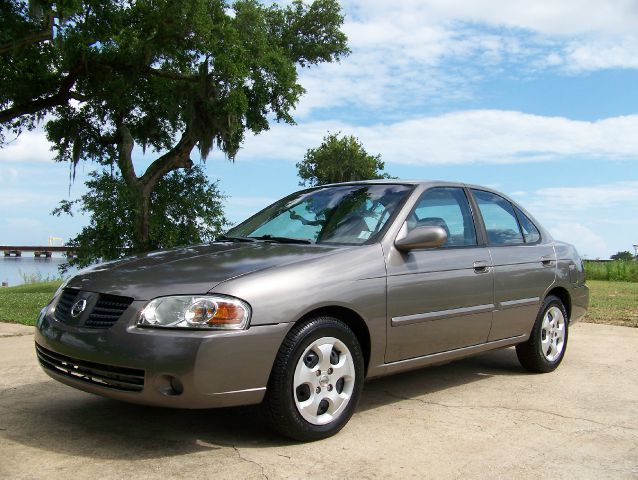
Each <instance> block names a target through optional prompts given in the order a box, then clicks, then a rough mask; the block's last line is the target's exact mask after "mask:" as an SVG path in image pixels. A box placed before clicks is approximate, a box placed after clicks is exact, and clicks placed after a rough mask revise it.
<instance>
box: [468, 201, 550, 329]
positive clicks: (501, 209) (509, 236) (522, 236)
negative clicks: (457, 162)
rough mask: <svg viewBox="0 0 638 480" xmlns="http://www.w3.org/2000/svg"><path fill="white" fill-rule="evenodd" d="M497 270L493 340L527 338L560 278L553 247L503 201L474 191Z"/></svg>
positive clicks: (531, 223) (495, 270)
mask: <svg viewBox="0 0 638 480" xmlns="http://www.w3.org/2000/svg"><path fill="white" fill-rule="evenodd" d="M472 195H473V197H474V201H475V202H476V205H477V206H478V210H479V211H480V213H481V218H482V222H483V224H484V226H485V231H486V233H487V242H488V246H489V250H490V254H491V257H492V262H493V265H494V303H495V305H496V310H495V311H494V317H493V321H492V329H491V331H490V335H489V339H488V340H489V341H492V340H500V339H503V338H510V337H516V336H519V335H524V334H528V333H529V332H530V331H531V329H532V326H533V324H534V321H535V319H536V315H537V313H538V309H539V306H540V302H541V300H542V298H543V295H544V294H545V292H546V291H547V289H548V288H549V287H550V285H552V283H553V282H554V280H555V277H556V256H555V253H554V247H553V246H552V245H551V244H550V243H545V242H544V241H543V239H542V238H541V234H540V233H539V230H538V228H536V226H535V225H534V223H533V222H532V221H531V220H530V219H529V218H528V217H527V216H526V215H525V214H524V213H523V212H522V211H521V210H520V209H519V208H518V207H516V206H515V205H513V204H512V203H511V202H509V201H508V200H507V199H505V198H504V197H501V196H500V195H497V194H495V193H493V192H488V191H485V190H479V189H472Z"/></svg>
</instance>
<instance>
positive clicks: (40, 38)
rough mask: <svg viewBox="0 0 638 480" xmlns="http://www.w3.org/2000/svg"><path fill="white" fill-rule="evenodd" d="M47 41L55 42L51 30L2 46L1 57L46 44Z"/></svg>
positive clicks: (0, 49) (0, 47) (0, 46)
mask: <svg viewBox="0 0 638 480" xmlns="http://www.w3.org/2000/svg"><path fill="white" fill-rule="evenodd" d="M45 40H53V32H52V31H51V30H43V31H42V32H36V33H32V34H31V35H27V36H26V37H24V38H21V39H20V40H17V41H14V42H9V43H5V44H4V45H0V55H4V54H6V53H9V52H11V51H12V50H15V49H19V48H22V47H27V46H29V45H33V44H34V43H40V42H44V41H45Z"/></svg>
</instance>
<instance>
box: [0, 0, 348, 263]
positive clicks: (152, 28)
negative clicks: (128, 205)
mask: <svg viewBox="0 0 638 480" xmlns="http://www.w3.org/2000/svg"><path fill="white" fill-rule="evenodd" d="M342 23H343V16H342V13H341V10H340V6H339V4H338V3H337V1H336V0H315V1H313V2H311V3H309V4H306V3H303V2H302V1H301V0H295V1H293V2H292V3H291V4H290V5H287V6H279V5H272V6H266V5H263V4H262V3H259V2H257V1H255V0H236V1H226V0H189V1H188V2H176V1H173V0H136V1H131V0H32V1H31V2H25V1H20V0H12V1H5V2H2V3H0V24H1V25H2V29H0V125H1V126H2V128H3V132H2V133H3V134H4V137H5V139H6V138H8V137H7V135H12V134H13V135H15V134H19V133H20V132H22V131H24V130H25V129H32V128H34V127H35V126H36V125H37V124H38V122H40V121H43V122H44V123H45V129H46V133H47V137H48V139H49V141H50V142H51V144H52V145H53V149H54V151H55V155H56V157H55V158H56V160H58V161H65V162H69V164H70V166H71V171H72V172H73V176H74V172H75V166H76V165H77V164H78V162H80V161H84V160H86V161H93V162H97V163H98V164H102V165H108V166H115V167H116V168H117V169H118V170H119V172H120V174H121V177H122V180H123V182H124V184H125V185H126V190H127V195H129V197H130V201H131V202H132V205H133V215H134V217H135V221H134V224H135V235H134V238H133V239H132V248H133V250H135V251H146V250H148V249H149V248H152V242H151V237H150V229H151V203H152V193H153V191H154V189H155V188H156V186H157V185H158V182H159V181H160V180H161V179H162V178H164V177H165V176H166V175H167V174H169V173H170V172H173V171H175V170H178V169H190V168H192V167H193V160H192V159H191V154H192V152H193V150H194V149H195V148H196V149H197V150H198V151H199V154H200V155H201V158H202V159H206V157H207V156H208V154H209V153H210V152H211V150H212V149H213V148H218V149H219V150H221V151H222V152H224V153H225V154H226V155H227V156H228V158H229V159H231V160H233V159H234V158H235V155H236V154H237V152H238V150H239V148H240V146H241V144H242V141H243V139H244V135H245V134H246V132H252V133H259V132H263V131H264V130H267V129H268V127H269V123H270V122H271V121H282V122H287V123H294V120H293V117H292V110H293V109H294V107H295V105H296V104H297V102H298V100H299V98H300V96H301V95H302V94H303V93H304V89H303V87H302V86H301V85H300V84H299V81H298V71H297V69H298V68H302V67H308V66H312V65H315V64H318V63H322V62H332V61H335V60H338V59H339V58H340V57H342V56H343V55H345V54H347V53H348V48H347V43H346V36H345V34H344V33H343V32H342V31H341V26H342ZM1 140H2V139H1V138H0V141H1ZM136 147H138V148H140V149H141V150H143V151H145V152H150V154H152V155H153V159H152V161H151V162H150V165H148V166H147V167H146V168H142V167H141V166H140V165H139V162H136V161H134V157H135V158H138V153H137V152H138V150H135V149H136ZM134 152H135V155H134ZM136 163H137V165H136Z"/></svg>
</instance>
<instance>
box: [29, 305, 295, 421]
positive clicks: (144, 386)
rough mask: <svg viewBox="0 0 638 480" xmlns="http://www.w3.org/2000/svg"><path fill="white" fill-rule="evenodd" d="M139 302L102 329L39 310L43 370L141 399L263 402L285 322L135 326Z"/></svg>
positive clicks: (94, 389) (208, 404) (165, 403)
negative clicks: (221, 327)
mask: <svg viewBox="0 0 638 480" xmlns="http://www.w3.org/2000/svg"><path fill="white" fill-rule="evenodd" d="M145 303H146V302H133V303H132V304H131V305H130V306H129V308H128V309H127V310H126V311H125V312H124V314H123V315H122V317H121V318H120V319H119V320H118V321H117V323H116V324H115V325H113V326H112V327H111V328H109V329H106V330H94V329H93V330H92V329H88V328H83V327H76V326H71V325H67V324H64V323H61V322H59V321H57V320H55V319H54V318H53V311H52V307H48V308H47V309H45V310H43V312H42V313H41V315H40V318H39V319H38V325H37V328H36V334H35V342H36V350H37V355H38V358H39V360H40V364H41V365H42V367H43V369H44V371H45V372H46V373H47V374H48V375H49V376H51V377H52V378H54V379H55V380H58V381H60V382H62V383H64V384H67V385H70V386H72V387H75V388H78V389H80V390H84V391H87V392H91V393H95V394H98V395H102V396H105V397H110V398H114V399H117V400H123V401H126V402H132V403H140V404H145V405H155V406H161V407H175V408H214V407H227V406H236V405H249V404H255V403H259V402H261V401H262V399H263V397H264V394H265V392H266V385H267V383H268V377H269V375H270V370H271V368H272V365H273V362H274V360H275V357H276V355H277V352H278V350H279V346H280V345H281V342H282V341H283V339H284V337H285V336H286V333H287V332H288V330H289V328H290V326H291V324H275V325H263V326H252V327H250V328H249V329H248V330H241V331H197V330H177V329H175V330H162V329H154V328H138V327H136V326H135V321H136V319H137V318H138V315H139V311H140V309H141V308H143V306H144V304H145ZM176 386H177V388H175V387H176ZM179 387H181V388H179Z"/></svg>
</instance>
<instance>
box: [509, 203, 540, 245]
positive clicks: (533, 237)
mask: <svg viewBox="0 0 638 480" xmlns="http://www.w3.org/2000/svg"><path fill="white" fill-rule="evenodd" d="M514 209H515V210H516V215H518V220H519V222H520V223H521V230H523V236H524V237H525V243H536V242H538V241H539V240H540V239H541V234H540V232H539V231H538V228H536V225H534V224H533V223H532V221H531V220H530V219H529V217H528V216H527V215H525V214H524V213H523V212H521V209H520V208H517V207H514Z"/></svg>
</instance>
